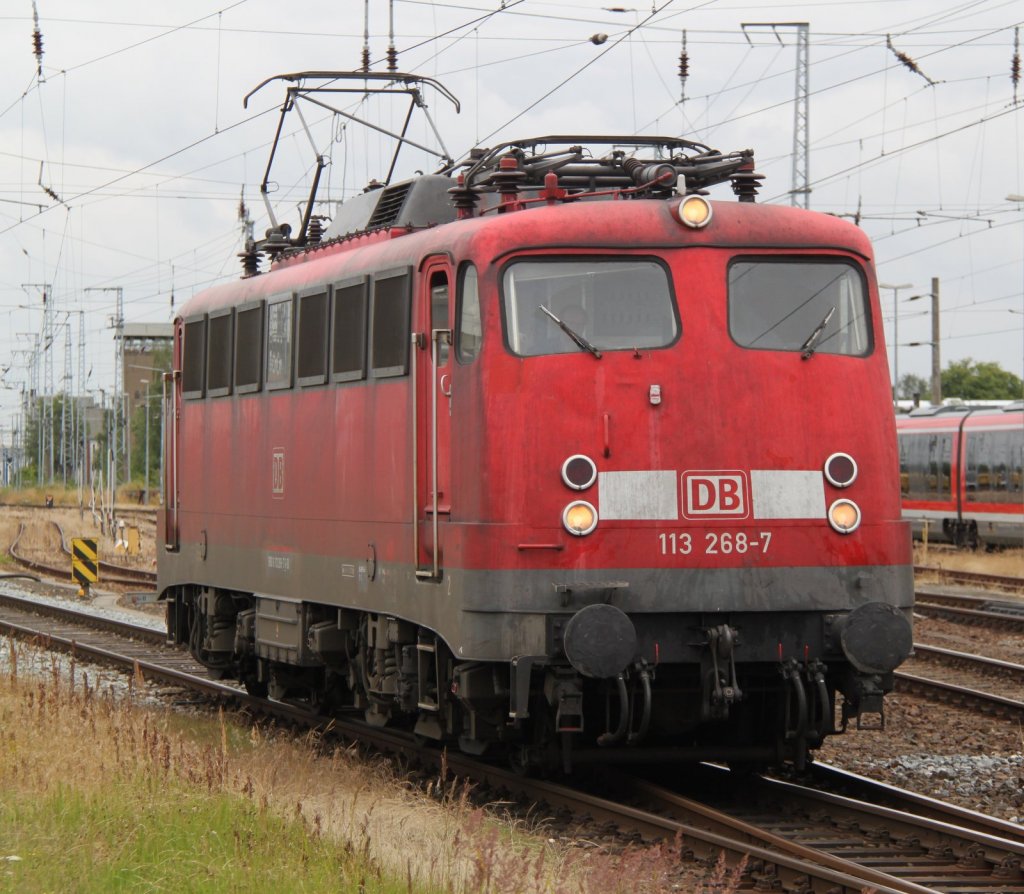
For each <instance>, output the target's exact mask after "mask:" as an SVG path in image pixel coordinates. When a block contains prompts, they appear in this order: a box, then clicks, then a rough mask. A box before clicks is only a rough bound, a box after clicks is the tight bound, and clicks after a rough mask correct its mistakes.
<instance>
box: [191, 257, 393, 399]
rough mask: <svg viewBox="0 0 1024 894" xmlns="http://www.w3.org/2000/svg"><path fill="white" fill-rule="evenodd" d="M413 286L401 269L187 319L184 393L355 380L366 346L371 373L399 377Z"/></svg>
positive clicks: (363, 371) (362, 370)
mask: <svg viewBox="0 0 1024 894" xmlns="http://www.w3.org/2000/svg"><path fill="white" fill-rule="evenodd" d="M411 286H412V271H411V269H410V268H402V269H400V270H395V271H389V272H385V273H381V274H377V275H376V276H374V277H372V278H371V277H368V276H363V277H359V278H358V279H354V280H347V281H342V282H339V283H335V284H334V285H331V286H326V285H325V286H317V287H314V288H310V289H306V290H303V291H301V292H298V293H296V294H287V295H280V296H273V297H270V298H267V299H265V300H263V299H261V300H259V301H256V302H251V303H249V304H243V305H241V306H239V307H236V308H228V309H226V310H221V311H216V312H213V313H210V314H204V315H202V316H197V317H194V318H192V319H186V320H185V331H184V346H183V352H184V353H183V360H182V367H183V368H182V389H183V392H184V396H185V397H186V398H202V397H220V396H223V395H227V394H231V393H232V392H233V393H236V394H247V393H251V392H254V391H259V390H261V389H262V388H264V387H265V388H266V389H267V390H268V391H273V390H276V389H281V388H290V387H292V385H293V384H298V385H299V386H300V387H304V386H308V385H323V384H325V383H326V382H328V381H331V382H351V381H358V380H360V379H365V378H367V359H368V358H367V347H369V361H370V362H369V373H370V375H372V377H373V378H375V379H379V378H388V377H393V376H403V375H405V374H406V373H407V372H408V369H409V331H410V322H409V313H410V306H411ZM371 298H372V300H371ZM368 324H369V325H368Z"/></svg>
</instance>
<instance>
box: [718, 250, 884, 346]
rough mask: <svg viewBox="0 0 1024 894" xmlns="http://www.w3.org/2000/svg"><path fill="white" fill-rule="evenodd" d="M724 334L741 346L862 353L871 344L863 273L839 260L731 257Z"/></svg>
mask: <svg viewBox="0 0 1024 894" xmlns="http://www.w3.org/2000/svg"><path fill="white" fill-rule="evenodd" d="M823 324H824V325H823ZM818 327H821V331H820V332H817V330H818ZM729 334H730V335H732V337H733V338H734V339H735V340H736V341H737V342H738V343H739V344H740V345H742V346H743V347H745V348H760V349H763V350H768V351H796V352H801V353H805V352H806V351H807V350H808V348H811V349H812V350H813V351H814V352H817V353H820V354H852V355H857V356H863V355H865V354H867V353H868V352H869V351H870V349H871V339H870V329H869V325H868V304H867V298H866V295H865V291H864V281H863V278H862V277H861V275H860V272H859V271H858V269H857V268H856V267H855V266H854V265H853V264H850V263H848V262H846V261H842V260H834V261H809V260H802V259H801V260H796V259H794V260H759V261H736V262H734V263H733V264H732V265H731V266H730V267H729Z"/></svg>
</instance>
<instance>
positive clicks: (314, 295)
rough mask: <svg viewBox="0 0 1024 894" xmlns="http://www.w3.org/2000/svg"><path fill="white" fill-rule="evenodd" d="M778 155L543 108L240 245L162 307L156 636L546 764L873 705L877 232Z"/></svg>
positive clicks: (773, 754) (885, 667) (888, 629)
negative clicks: (480, 145)
mask: <svg viewBox="0 0 1024 894" xmlns="http://www.w3.org/2000/svg"><path fill="white" fill-rule="evenodd" d="M289 77H290V78H291V79H292V80H293V81H295V82H296V83H297V84H298V85H299V86H298V87H293V88H290V90H289V96H290V97H291V98H292V99H294V97H295V95H296V91H300V90H302V89H306V87H305V83H306V82H305V80H304V78H305V76H299V75H296V76H289ZM359 77H360V78H363V74H362V73H360V74H359ZM389 77H392V76H389ZM394 77H395V78H398V79H403V78H404V79H406V80H404V81H402V83H403V84H404V85H405V86H407V87H408V86H409V85H411V84H415V83H416V80H415V79H413V78H412V77H411V76H404V75H396V76H394ZM759 179H760V175H758V174H755V173H754V171H753V158H752V154H751V153H750V152H749V151H747V152H740V153H733V154H729V155H723V154H721V153H718V152H715V151H713V150H710V149H708V148H707V147H704V146H700V145H699V144H695V143H691V142H688V141H685V140H681V139H675V138H656V137H616V138H598V137H582V136H581V137H546V138H542V139H535V140H525V141H519V142H515V143H509V144H505V145H504V146H502V147H500V148H499V149H496V150H493V151H482V152H474V153H473V155H472V156H471V157H470V158H469V159H468V160H467V161H466V162H464V163H463V164H460V165H452V166H449V167H447V168H446V169H445V170H443V171H442V172H441V173H439V174H436V175H425V176H418V177H416V178H414V179H412V180H409V181H405V182H401V183H394V184H388V185H385V186H383V187H381V188H374V189H370V190H368V191H367V192H365V193H364V194H362V195H360V196H358V197H356V198H355V199H353V200H351V201H349V202H346V203H345V204H343V205H341V206H340V207H339V208H338V209H337V212H336V214H335V215H334V219H333V222H332V224H331V226H330V227H329V228H328V229H327V231H326V233H324V234H323V236H322V237H321V236H320V234H319V232H318V231H317V229H316V228H314V227H313V226H312V225H311V215H310V214H309V210H308V209H307V213H306V217H305V219H304V222H303V225H302V228H301V232H300V234H299V235H298V236H297V237H295V238H292V237H291V235H290V233H289V232H287V231H286V228H284V227H277V228H276V229H274V230H272V231H271V232H269V233H268V236H267V239H265V240H263V241H261V242H259V243H255V244H254V245H253V246H251V251H250V252H249V254H248V256H247V257H246V276H244V277H243V278H242V279H241V280H240V281H238V282H236V283H232V284H229V285H224V286H219V287H216V288H213V289H210V290H209V291H207V292H205V293H202V294H200V295H198V296H196V297H195V298H194V299H193V300H191V301H190V302H189V303H188V305H187V306H186V307H185V308H184V310H183V311H182V314H181V316H180V318H179V319H178V320H177V322H176V325H175V354H174V362H175V372H174V373H173V374H172V375H171V377H170V379H169V381H170V382H171V383H172V384H173V387H172V388H170V389H168V407H167V427H166V431H167V444H166V450H167V462H166V469H167V472H166V475H167V480H166V482H165V488H166V512H165V513H164V519H163V533H162V536H163V537H164V542H165V544H166V549H165V550H164V551H163V553H162V555H161V557H160V561H159V579H160V583H159V587H160V590H161V592H162V598H164V599H166V600H167V603H168V628H169V635H170V637H171V639H173V640H174V641H176V642H180V643H186V644H188V646H189V647H190V649H191V651H192V652H193V654H194V655H195V656H196V657H197V658H198V659H199V660H200V661H202V662H203V663H204V664H206V665H207V666H208V667H209V668H210V670H211V672H212V673H213V674H215V675H219V676H225V677H234V678H238V679H241V680H243V681H244V682H245V683H246V685H247V686H248V687H249V688H250V689H251V690H253V691H260V692H266V693H269V695H270V696H271V697H273V698H279V699H281V698H298V699H306V700H309V701H311V702H315V703H316V704H317V705H318V706H320V707H321V709H322V710H324V711H328V712H330V711H352V712H358V713H359V714H361V715H362V716H364V717H365V719H366V720H367V721H368V722H369V723H371V724H393V725H396V726H399V727H403V728H407V729H409V730H411V731H415V733H417V734H418V735H420V736H423V737H427V738H430V739H434V740H437V741H438V742H444V743H453V744H454V743H457V744H458V745H459V746H460V747H461V748H463V749H465V750H467V751H470V752H473V753H483V752H485V751H486V752H487V753H490V754H502V755H507V756H509V757H510V758H512V759H513V760H515V761H517V762H519V763H522V764H526V765H533V764H539V763H551V762H554V763H561V764H563V765H566V766H568V765H569V764H570V762H571V761H584V760H601V761H613V760H630V759H651V758H654V757H657V758H659V759H663V758H664V759H679V760H692V759H700V758H710V759H719V760H730V761H740V762H745V763H750V762H753V763H777V762H781V761H788V760H792V761H795V762H797V763H798V764H802V763H803V762H804V761H805V759H806V757H807V753H808V750H809V749H813V748H814V747H816V746H818V745H820V744H821V742H822V740H823V739H824V737H825V736H826V735H829V734H831V733H834V732H837V731H840V730H841V729H845V728H846V726H847V723H848V721H849V720H851V719H854V720H856V721H857V723H858V724H860V723H861V722H862V720H864V719H866V718H865V715H872V719H875V718H876V716H877V715H881V714H882V699H883V695H884V693H885V692H887V691H888V690H889V689H891V687H892V680H893V678H892V672H893V670H894V668H895V667H896V666H897V665H898V664H899V663H900V662H901V661H902V660H903V659H904V658H905V657H906V655H907V654H908V653H909V651H910V648H911V622H910V615H911V607H912V601H913V584H912V571H911V554H910V537H909V532H908V526H907V524H906V523H905V522H904V521H902V520H901V518H900V494H899V483H898V479H897V478H896V475H895V469H896V465H897V455H896V436H895V426H894V421H893V418H892V413H891V406H890V400H889V381H888V372H887V363H886V357H885V351H884V347H883V344H882V340H881V332H882V321H881V316H880V312H879V304H878V297H877V286H876V282H875V273H874V269H873V266H872V252H871V247H870V245H869V243H868V240H867V239H866V238H865V236H864V235H863V233H862V232H861V231H860V230H859V229H858V228H857V227H855V226H853V225H851V224H849V223H846V222H844V221H842V220H840V219H838V218H835V217H829V216H826V215H822V214H815V213H810V212H807V211H803V210H799V209H796V208H788V207H776V206H760V205H757V204H755V203H754V194H755V192H756V189H757V184H758V180H759ZM719 182H730V183H731V185H732V188H733V190H734V192H735V194H736V196H737V197H738V199H739V200H738V201H716V202H711V201H709V200H708V199H706V198H705V197H704V196H703V195H702V194H701V193H703V192H705V191H706V189H707V188H708V187H709V186H711V185H713V184H715V183H719ZM310 207H312V199H311V202H310ZM260 253H266V254H270V255H271V256H272V259H273V263H272V265H271V269H270V271H269V272H266V273H259V272H258V269H259V257H260ZM837 693H841V695H842V698H841V700H840V699H839V698H838V696H837ZM840 704H841V710H839V706H840ZM837 711H838V713H839V715H840V716H839V717H838V718H837V716H836V715H837Z"/></svg>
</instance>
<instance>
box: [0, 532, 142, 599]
mask: <svg viewBox="0 0 1024 894" xmlns="http://www.w3.org/2000/svg"><path fill="white" fill-rule="evenodd" d="M51 523H52V524H53V525H55V526H56V528H57V530H58V531H59V532H60V537H61V548H62V551H63V552H64V554H66V555H67V556H68V562H67V564H65V565H64V566H63V567H58V566H56V565H50V564H49V563H46V562H39V561H37V560H35V559H29V558H28V557H27V556H23V555H21V554H20V553H19V552H18V542H19V541H20V540H21V538H22V535H23V534H24V533H25V525H24V523H22V524H21V526H20V527H19V528H18V535H17V536H16V537H15V538H14V542H13V543H11V545H10V546H9V547H8V549H7V554H8V555H9V556H10V557H11V559H13V560H14V561H15V562H17V563H18V564H19V565H21V566H22V567H23V568H27V569H29V570H30V571H35V572H37V573H39V574H42V575H44V576H45V577H51V578H55V579H57V580H63V581H67V580H70V579H71V571H70V569H71V561H70V557H71V551H70V549H68V546H67V543H66V542H65V538H64V531H63V529H62V528H61V527H60V525H58V524H57V523H56V522H51ZM99 570H100V581H101V583H103V584H115V585H117V586H121V587H138V586H139V585H145V586H146V587H147V588H148V589H153V588H155V586H156V573H155V572H152V571H146V570H144V569H139V568H127V567H125V566H122V565H116V564H112V563H109V562H102V561H101V562H100V563H99Z"/></svg>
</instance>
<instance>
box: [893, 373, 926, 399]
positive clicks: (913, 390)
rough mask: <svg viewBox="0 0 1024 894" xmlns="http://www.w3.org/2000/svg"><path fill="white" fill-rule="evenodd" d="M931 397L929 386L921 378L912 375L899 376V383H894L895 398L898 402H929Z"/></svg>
mask: <svg viewBox="0 0 1024 894" xmlns="http://www.w3.org/2000/svg"><path fill="white" fill-rule="evenodd" d="M931 396H932V389H931V385H930V384H929V383H928V382H927V381H926V380H925V379H924V378H923V377H921V376H915V375H914V374H913V373H907V374H906V375H905V376H900V380H899V382H897V383H896V397H897V398H899V399H900V400H913V399H914V398H920V399H921V400H931Z"/></svg>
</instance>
